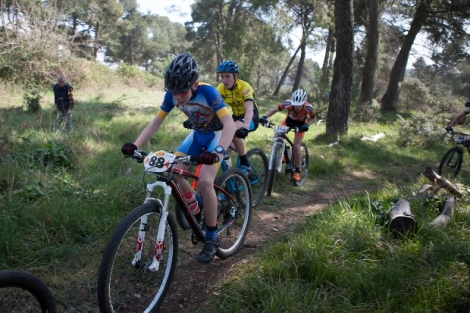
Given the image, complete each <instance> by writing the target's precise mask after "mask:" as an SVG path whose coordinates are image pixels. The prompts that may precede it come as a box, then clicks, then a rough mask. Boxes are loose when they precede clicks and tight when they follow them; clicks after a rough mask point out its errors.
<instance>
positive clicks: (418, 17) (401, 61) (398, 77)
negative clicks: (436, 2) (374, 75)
mask: <svg viewBox="0 0 470 313" xmlns="http://www.w3.org/2000/svg"><path fill="white" fill-rule="evenodd" d="M429 1H432V0H421V2H420V3H419V5H418V7H417V9H416V13H415V15H414V17H413V21H412V22H411V26H410V30H409V31H408V34H407V35H406V37H405V40H404V42H403V45H402V47H401V49H400V53H399V54H398V57H397V59H396V61H395V64H394V65H393V68H392V71H391V73H390V81H389V82H388V87H387V91H386V92H385V94H384V96H383V97H382V101H381V104H380V106H381V109H382V111H384V112H387V111H396V109H397V108H396V102H397V100H398V85H399V83H400V82H401V81H403V78H404V77H405V70H406V64H407V63H408V57H409V55H410V50H411V46H413V42H414V40H415V38H416V36H417V35H418V33H419V31H420V30H421V28H422V26H423V24H424V22H425V21H426V19H427V17H428V2H429Z"/></svg>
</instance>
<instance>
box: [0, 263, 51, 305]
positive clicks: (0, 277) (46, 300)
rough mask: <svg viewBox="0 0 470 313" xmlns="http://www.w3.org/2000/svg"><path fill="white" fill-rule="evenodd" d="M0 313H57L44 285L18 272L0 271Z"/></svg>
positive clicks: (29, 275) (48, 291)
mask: <svg viewBox="0 0 470 313" xmlns="http://www.w3.org/2000/svg"><path fill="white" fill-rule="evenodd" d="M0 312H9V313H10V312H12V313H15V312H18V313H19V312H43V313H55V312H57V309H56V304H55V300H54V297H53V296H52V293H51V291H50V290H49V288H48V287H47V286H46V284H45V283H44V282H43V281H42V280H40V279H39V278H38V277H36V276H34V275H33V274H31V273H29V272H25V271H20V270H5V271H0Z"/></svg>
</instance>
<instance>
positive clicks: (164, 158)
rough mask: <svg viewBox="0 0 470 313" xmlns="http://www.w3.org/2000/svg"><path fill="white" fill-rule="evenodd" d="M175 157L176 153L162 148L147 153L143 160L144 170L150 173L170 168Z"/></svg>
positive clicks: (161, 171)
mask: <svg viewBox="0 0 470 313" xmlns="http://www.w3.org/2000/svg"><path fill="white" fill-rule="evenodd" d="M175 158H176V155H174V154H172V153H169V152H167V151H163V150H161V151H157V152H152V153H149V155H147V156H146V157H145V160H144V167H145V171H147V172H152V173H163V172H166V171H168V170H170V169H171V166H172V165H173V161H174V160H175Z"/></svg>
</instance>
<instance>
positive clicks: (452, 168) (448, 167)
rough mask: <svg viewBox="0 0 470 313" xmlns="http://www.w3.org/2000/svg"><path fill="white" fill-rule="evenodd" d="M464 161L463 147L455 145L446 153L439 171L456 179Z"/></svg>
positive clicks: (444, 175)
mask: <svg viewBox="0 0 470 313" xmlns="http://www.w3.org/2000/svg"><path fill="white" fill-rule="evenodd" d="M462 162H463V149H462V148H460V147H453V148H451V149H450V150H449V151H447V152H446V154H444V157H443V158H442V160H441V163H440V164H439V169H438V170H437V173H438V174H439V175H441V176H443V177H445V178H451V179H454V178H456V177H457V175H458V174H459V172H460V169H461V168H462Z"/></svg>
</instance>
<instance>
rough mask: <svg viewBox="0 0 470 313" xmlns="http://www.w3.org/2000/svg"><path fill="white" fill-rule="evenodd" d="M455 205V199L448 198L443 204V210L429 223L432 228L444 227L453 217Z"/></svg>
mask: <svg viewBox="0 0 470 313" xmlns="http://www.w3.org/2000/svg"><path fill="white" fill-rule="evenodd" d="M456 204H457V199H456V198H455V197H450V198H449V199H447V200H446V202H445V203H444V208H443V209H442V211H441V214H439V215H438V216H437V217H436V218H435V219H434V220H432V221H431V223H430V224H431V225H432V226H437V227H442V226H446V225H447V224H448V223H449V222H450V221H451V220H452V217H453V216H454V209H455V205H456Z"/></svg>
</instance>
